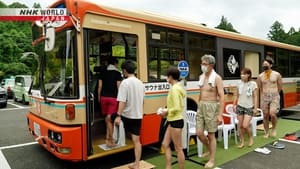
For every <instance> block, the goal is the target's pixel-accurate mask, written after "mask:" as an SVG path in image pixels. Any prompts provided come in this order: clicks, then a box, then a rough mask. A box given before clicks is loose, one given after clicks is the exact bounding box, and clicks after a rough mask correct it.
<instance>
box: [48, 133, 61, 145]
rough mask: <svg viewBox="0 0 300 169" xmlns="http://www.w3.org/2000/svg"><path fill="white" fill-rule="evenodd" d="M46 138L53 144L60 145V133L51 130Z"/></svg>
mask: <svg viewBox="0 0 300 169" xmlns="http://www.w3.org/2000/svg"><path fill="white" fill-rule="evenodd" d="M48 138H50V139H51V140H52V141H54V142H55V143H59V144H61V143H62V135H61V133H60V132H55V131H52V130H48Z"/></svg>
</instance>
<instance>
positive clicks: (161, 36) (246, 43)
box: [27, 0, 300, 161]
mask: <svg viewBox="0 0 300 169" xmlns="http://www.w3.org/2000/svg"><path fill="white" fill-rule="evenodd" d="M50 7H51V8H66V9H67V10H68V12H69V14H70V20H69V21H67V22H66V23H64V24H61V25H59V26H58V27H56V28H55V29H54V34H51V33H50V36H49V37H47V38H45V37H43V31H42V28H39V27H37V26H36V25H33V28H32V30H33V37H34V45H35V52H36V54H37V56H38V57H37V58H38V63H39V65H38V72H36V76H35V80H34V82H33V85H32V88H31V93H30V94H31V99H30V105H31V107H30V109H29V112H28V114H27V119H28V127H29V131H30V132H31V134H32V135H33V136H34V137H35V138H36V140H37V141H38V143H39V144H41V145H42V146H43V147H44V148H46V149H47V150H48V151H49V152H51V153H52V154H54V155H55V156H57V157H58V158H61V159H65V160H71V161H81V160H89V159H93V158H98V157H103V156H107V155H111V154H115V153H118V152H120V151H126V150H129V149H133V144H132V143H131V141H130V139H126V145H125V146H122V147H118V148H115V149H111V150H104V149H101V148H100V146H99V145H101V144H103V143H105V122H104V118H103V116H102V115H101V111H100V110H101V109H100V108H99V102H98V99H97V98H98V97H97V89H96V88H97V81H98V76H99V74H101V73H103V67H105V61H106V60H107V59H108V58H109V57H115V58H117V59H118V60H119V63H122V61H124V60H126V59H131V60H133V61H135V62H136V64H137V72H136V74H137V77H138V78H139V79H141V80H142V81H143V82H144V86H145V98H144V118H143V121H142V131H141V142H142V144H143V145H144V146H145V145H150V144H153V143H158V142H159V141H160V128H161V121H162V119H161V117H160V116H158V115H156V110H157V108H158V107H161V106H164V105H166V96H167V92H168V89H169V87H170V86H169V85H168V84H167V82H166V74H165V73H166V69H167V68H168V67H169V66H173V65H174V66H177V64H178V62H179V61H181V60H185V61H187V62H188V64H189V75H188V77H187V78H186V79H187V82H186V84H187V85H186V89H187V94H188V99H187V109H192V110H196V109H197V98H198V96H199V88H198V85H197V84H198V77H199V75H200V73H201V72H200V63H201V56H202V55H203V54H212V55H214V56H216V67H215V69H216V71H217V72H218V73H219V74H220V75H221V76H222V77H223V79H224V86H225V89H224V90H225V91H226V95H225V101H226V102H227V103H229V102H232V100H233V97H234V95H235V85H236V84H237V81H238V80H239V74H240V69H241V68H242V67H245V66H246V67H249V68H251V69H252V72H253V76H254V77H257V76H258V74H259V72H260V71H261V70H262V68H261V65H262V61H263V59H264V57H265V56H266V55H269V56H271V57H273V59H274V60H275V63H276V65H275V66H276V70H277V71H279V72H280V73H281V74H282V75H283V81H284V86H283V98H284V99H283V100H284V105H283V106H284V107H287V106H293V105H296V104H297V103H298V102H299V97H297V91H296V89H297V83H296V82H297V80H299V78H298V77H299V75H300V68H299V67H298V66H297V65H300V47H297V46H292V45H287V44H283V43H278V42H273V41H269V40H263V39H257V38H253V37H248V36H245V35H241V34H237V33H231V32H227V31H223V30H218V29H213V28H208V27H206V26H205V25H201V24H198V23H191V22H187V21H184V20H180V19H177V18H171V17H164V16H159V15H156V14H152V13H147V12H136V11H128V10H123V9H116V8H113V7H107V6H102V5H100V4H96V3H92V2H89V1H85V0H81V1H77V0H59V1H57V2H55V3H54V4H52V5H51V6H50ZM45 29H46V30H44V32H46V34H47V33H49V32H50V31H49V32H48V30H47V29H48V28H47V27H46V28H45ZM49 30H50V29H49ZM48 41H53V43H54V47H53V48H52V47H47V45H49V42H48ZM45 45H46V47H45ZM45 48H46V49H47V50H46V51H45Z"/></svg>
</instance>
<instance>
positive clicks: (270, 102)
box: [260, 93, 280, 113]
mask: <svg viewBox="0 0 300 169" xmlns="http://www.w3.org/2000/svg"><path fill="white" fill-rule="evenodd" d="M260 106H261V109H262V110H263V112H269V111H270V110H276V111H275V112H276V113H277V112H278V110H279V108H280V95H279V93H263V94H262V99H261V103H260Z"/></svg>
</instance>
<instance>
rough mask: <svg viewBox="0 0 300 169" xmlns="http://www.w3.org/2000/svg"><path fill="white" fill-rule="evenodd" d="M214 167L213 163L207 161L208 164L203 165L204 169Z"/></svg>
mask: <svg viewBox="0 0 300 169" xmlns="http://www.w3.org/2000/svg"><path fill="white" fill-rule="evenodd" d="M214 165H215V164H214V162H211V161H208V162H207V163H206V164H205V165H204V168H213V166H214Z"/></svg>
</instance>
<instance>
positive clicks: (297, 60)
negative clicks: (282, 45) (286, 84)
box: [291, 52, 300, 77]
mask: <svg viewBox="0 0 300 169" xmlns="http://www.w3.org/2000/svg"><path fill="white" fill-rule="evenodd" d="M298 65H300V53H299V52H291V76H292V77H299V76H300V68H299V67H298Z"/></svg>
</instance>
